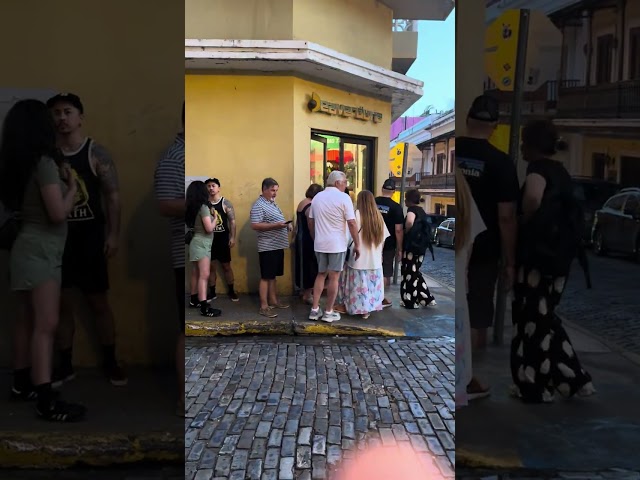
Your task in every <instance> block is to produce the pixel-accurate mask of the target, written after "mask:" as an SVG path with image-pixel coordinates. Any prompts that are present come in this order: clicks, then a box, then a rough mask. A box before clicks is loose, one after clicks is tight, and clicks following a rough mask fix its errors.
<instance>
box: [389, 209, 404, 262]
mask: <svg viewBox="0 0 640 480" xmlns="http://www.w3.org/2000/svg"><path fill="white" fill-rule="evenodd" d="M389 233H391V232H389ZM394 233H395V236H396V255H397V257H398V259H401V258H402V246H403V245H404V243H403V242H404V212H403V211H402V207H400V205H398V208H397V209H396V223H395V232H394Z"/></svg>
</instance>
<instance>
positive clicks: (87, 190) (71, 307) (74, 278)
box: [47, 93, 128, 386]
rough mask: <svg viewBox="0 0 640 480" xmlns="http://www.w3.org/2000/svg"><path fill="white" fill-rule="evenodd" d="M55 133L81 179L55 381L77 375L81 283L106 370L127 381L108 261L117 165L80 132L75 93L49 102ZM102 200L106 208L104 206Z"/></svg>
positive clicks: (66, 261) (114, 235)
mask: <svg viewBox="0 0 640 480" xmlns="http://www.w3.org/2000/svg"><path fill="white" fill-rule="evenodd" d="M47 107H49V110H50V111H51V114H52V115H53V118H54V121H55V124H56V127H57V132H58V148H60V150H61V151H62V153H63V154H64V157H65V161H66V162H68V163H69V165H70V166H71V173H72V175H73V176H74V178H75V179H76V181H77V182H78V193H77V194H76V197H75V202H76V204H75V206H74V209H73V211H72V212H71V214H70V215H69V235H68V236H67V243H66V246H65V251H64V256H63V259H62V301H61V316H60V325H59V327H58V338H57V340H58V346H59V348H60V365H59V368H58V369H57V370H56V371H55V373H54V386H60V385H61V384H62V383H64V382H66V381H69V380H72V379H73V378H75V371H74V369H73V363H72V359H73V354H72V352H73V350H72V349H73V337H74V334H75V318H74V317H75V315H74V313H75V309H76V305H75V302H74V298H73V296H72V289H73V288H77V289H79V290H80V292H81V293H82V294H83V296H84V298H85V299H86V300H87V303H88V305H89V307H90V309H91V311H92V312H93V318H95V321H96V324H97V327H98V333H99V335H100V341H101V343H102V350H103V357H104V364H103V368H104V373H105V375H106V377H107V379H108V380H109V381H110V382H111V383H112V384H113V385H115V386H125V385H126V384H127V382H128V379H127V375H126V373H125V372H124V370H123V369H122V368H121V367H120V366H119V365H118V362H117V360H116V327H115V320H114V317H113V310H112V309H111V305H110V304H109V297H108V291H109V269H108V262H109V260H110V259H112V258H113V257H114V256H115V255H116V253H117V252H118V248H119V244H120V213H121V212H120V185H119V181H118V173H117V171H116V166H115V163H114V161H113V158H112V157H111V154H110V153H109V152H108V151H107V149H106V148H105V147H104V146H102V145H100V144H98V143H96V142H95V141H94V140H93V139H91V138H89V137H87V136H85V135H84V133H83V132H82V124H83V122H84V106H83V105H82V102H81V101H80V98H79V97H78V96H77V95H74V94H73V93H61V94H58V95H55V96H54V97H52V98H50V99H49V100H48V101H47ZM103 204H104V206H105V207H103Z"/></svg>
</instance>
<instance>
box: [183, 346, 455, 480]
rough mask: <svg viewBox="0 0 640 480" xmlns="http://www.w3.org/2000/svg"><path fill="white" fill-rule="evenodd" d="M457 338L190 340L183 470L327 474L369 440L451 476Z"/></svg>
mask: <svg viewBox="0 0 640 480" xmlns="http://www.w3.org/2000/svg"><path fill="white" fill-rule="evenodd" d="M454 350H455V346H454V340H453V338H430V339H422V340H417V339H412V340H395V339H391V340H386V339H377V340H365V339H362V338H348V339H336V338H326V337H295V338H292V337H285V338H279V337H260V338H248V337H235V338H208V339H202V338H200V339H193V338H190V339H187V348H186V352H185V355H186V362H187V384H186V387H187V405H186V406H187V423H186V432H185V448H186V464H185V465H186V467H185V479H186V480H193V479H198V480H199V479H205V478H206V479H208V478H215V479H218V478H219V479H230V480H232V479H233V480H239V479H259V480H271V479H282V480H287V479H289V480H292V479H294V478H296V479H326V478H331V475H332V473H333V472H335V471H336V469H338V468H340V465H341V461H342V460H344V459H348V458H353V457H354V456H356V455H357V452H359V451H361V450H362V449H364V448H367V447H368V446H379V445H384V446H392V445H399V444H400V445H405V446H411V447H412V448H413V449H414V451H416V452H417V453H418V454H419V456H420V457H421V458H422V459H423V461H424V462H425V465H430V466H431V468H433V467H434V463H435V465H437V467H438V468H439V469H440V470H441V472H442V473H443V474H445V475H446V476H447V477H448V478H453V476H454V472H453V462H454V448H455V447H454V434H455V433H454V432H455V430H454V429H455V422H454V416H453V411H454V408H455V405H454V403H455V402H454V399H453V395H454V391H455V388H454Z"/></svg>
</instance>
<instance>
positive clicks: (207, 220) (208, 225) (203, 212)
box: [200, 205, 215, 233]
mask: <svg viewBox="0 0 640 480" xmlns="http://www.w3.org/2000/svg"><path fill="white" fill-rule="evenodd" d="M200 220H201V221H202V226H203V227H204V231H205V232H207V233H213V229H214V228H215V224H214V223H213V217H212V216H211V210H210V209H209V207H208V206H207V205H202V207H200Z"/></svg>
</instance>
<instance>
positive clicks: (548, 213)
mask: <svg viewBox="0 0 640 480" xmlns="http://www.w3.org/2000/svg"><path fill="white" fill-rule="evenodd" d="M558 183H559V182H554V181H553V179H551V185H549V181H548V180H547V188H546V189H545V192H544V194H543V197H542V201H541V203H540V207H539V208H538V210H536V212H535V213H534V214H533V215H532V217H531V219H530V220H529V221H528V222H527V224H526V225H525V226H524V227H523V228H522V229H521V231H520V234H519V235H520V236H521V238H522V239H523V240H522V242H520V243H521V255H522V256H523V257H524V258H527V259H528V260H529V261H530V262H533V264H535V265H537V266H538V267H539V268H540V269H541V273H542V274H543V275H552V276H561V275H566V273H567V272H568V271H569V270H570V268H571V264H572V262H573V260H574V259H578V262H579V263H580V266H581V267H582V269H583V271H584V274H585V280H586V283H587V288H591V276H590V273H589V263H588V260H587V254H586V248H585V244H584V239H583V235H584V230H585V221H584V210H583V208H582V205H581V204H580V202H579V201H578V199H577V198H576V197H575V195H574V194H573V191H571V190H566V189H564V190H563V189H562V188H560V187H559V185H558Z"/></svg>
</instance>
